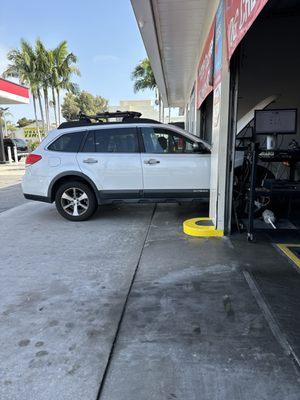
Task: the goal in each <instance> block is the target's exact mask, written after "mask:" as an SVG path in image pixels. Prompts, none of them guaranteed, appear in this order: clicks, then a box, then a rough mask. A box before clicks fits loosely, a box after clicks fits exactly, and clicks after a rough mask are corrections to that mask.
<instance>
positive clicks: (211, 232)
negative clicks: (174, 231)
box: [183, 218, 224, 237]
mask: <svg viewBox="0 0 300 400" xmlns="http://www.w3.org/2000/svg"><path fill="white" fill-rule="evenodd" d="M183 232H184V233H186V234H187V235H190V236H196V237H221V236H224V232H223V231H221V230H218V229H216V228H215V226H214V224H213V222H212V220H211V219H210V218H192V219H188V220H186V221H184V223H183Z"/></svg>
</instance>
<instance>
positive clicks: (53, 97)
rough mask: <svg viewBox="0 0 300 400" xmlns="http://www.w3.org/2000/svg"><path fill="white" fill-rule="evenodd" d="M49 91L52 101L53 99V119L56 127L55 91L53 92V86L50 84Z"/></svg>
mask: <svg viewBox="0 0 300 400" xmlns="http://www.w3.org/2000/svg"><path fill="white" fill-rule="evenodd" d="M51 91H52V101H53V110H54V119H55V125H56V127H57V111H56V99H55V92H54V87H53V86H51Z"/></svg>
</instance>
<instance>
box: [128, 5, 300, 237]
mask: <svg viewBox="0 0 300 400" xmlns="http://www.w3.org/2000/svg"><path fill="white" fill-rule="evenodd" d="M131 2H132V6H133V9H134V13H135V16H136V19H137V23H138V26H139V29H140V32H141V35H142V38H143V41H144V44H145V47H146V50H147V53H148V56H149V59H150V62H151V65H152V68H153V71H154V74H155V78H156V81H157V85H158V88H159V91H160V93H161V96H162V99H163V103H164V106H165V107H182V108H184V109H185V115H186V128H187V130H188V131H190V132H192V133H194V134H196V135H198V136H201V137H202V138H203V139H205V140H207V141H208V142H210V143H211V145H212V155H211V182H210V217H211V218H212V220H213V223H214V225H215V227H216V228H217V229H218V230H224V232H225V233H229V232H230V230H231V221H232V215H231V214H232V192H233V181H234V175H233V171H234V165H235V156H236V151H235V150H236V135H237V133H238V134H239V133H240V132H242V131H243V129H244V130H245V129H246V128H247V127H248V126H251V124H252V122H251V121H252V120H253V118H254V110H256V109H264V108H269V109H270V108H272V109H287V108H288V109H292V108H293V109H298V108H299V107H300V96H299V86H300V84H299V82H300V79H299V71H300V56H299V51H298V46H299V45H298V41H297V38H298V37H299V34H300V23H299V22H300V3H299V1H297V0H185V1H181V0H131ZM297 135H298V137H299V130H298V134H297ZM293 139H295V140H297V136H294V137H293ZM291 140H292V138H291V137H282V139H281V143H280V146H281V147H285V148H287V147H288V145H289V142H290V141H291Z"/></svg>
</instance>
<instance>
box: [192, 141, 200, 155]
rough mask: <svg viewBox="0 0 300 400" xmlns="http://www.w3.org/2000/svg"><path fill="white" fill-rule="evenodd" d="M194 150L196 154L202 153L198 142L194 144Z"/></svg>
mask: <svg viewBox="0 0 300 400" xmlns="http://www.w3.org/2000/svg"><path fill="white" fill-rule="evenodd" d="M193 150H194V152H195V153H197V152H198V151H200V146H199V143H197V142H194V143H193Z"/></svg>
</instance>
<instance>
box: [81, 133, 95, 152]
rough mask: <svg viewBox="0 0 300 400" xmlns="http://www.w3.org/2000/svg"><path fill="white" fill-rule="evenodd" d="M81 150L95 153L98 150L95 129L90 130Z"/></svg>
mask: <svg viewBox="0 0 300 400" xmlns="http://www.w3.org/2000/svg"><path fill="white" fill-rule="evenodd" d="M81 152H82V153H95V152H96V147H95V134H94V131H89V133H88V135H87V137H86V139H85V143H84V145H83V147H82V150H81Z"/></svg>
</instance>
